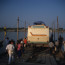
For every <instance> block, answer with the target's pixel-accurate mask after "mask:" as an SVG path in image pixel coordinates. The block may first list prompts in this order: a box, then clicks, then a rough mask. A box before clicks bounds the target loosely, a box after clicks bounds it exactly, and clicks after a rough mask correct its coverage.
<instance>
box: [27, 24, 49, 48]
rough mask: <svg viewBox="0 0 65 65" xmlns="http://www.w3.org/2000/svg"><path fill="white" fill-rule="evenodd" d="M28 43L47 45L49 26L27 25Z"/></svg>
mask: <svg viewBox="0 0 65 65" xmlns="http://www.w3.org/2000/svg"><path fill="white" fill-rule="evenodd" d="M27 41H28V43H30V44H31V43H33V44H35V45H42V46H45V47H47V46H48V43H49V27H48V26H46V25H44V24H42V25H32V26H28V34H27Z"/></svg>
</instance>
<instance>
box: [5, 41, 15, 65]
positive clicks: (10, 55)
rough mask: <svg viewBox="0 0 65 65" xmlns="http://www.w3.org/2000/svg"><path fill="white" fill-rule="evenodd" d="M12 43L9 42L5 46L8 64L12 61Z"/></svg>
mask: <svg viewBox="0 0 65 65" xmlns="http://www.w3.org/2000/svg"><path fill="white" fill-rule="evenodd" d="M11 43H13V42H12V41H9V44H8V45H7V46H6V50H7V52H8V56H9V59H8V64H10V63H11V60H12V61H14V48H15V47H14V45H13V44H11Z"/></svg>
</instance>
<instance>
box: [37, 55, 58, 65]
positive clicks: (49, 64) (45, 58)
mask: <svg viewBox="0 0 65 65" xmlns="http://www.w3.org/2000/svg"><path fill="white" fill-rule="evenodd" d="M36 63H40V64H43V65H57V63H56V61H55V59H54V57H53V56H51V55H49V54H46V55H44V54H43V55H39V57H38V58H37V60H36Z"/></svg>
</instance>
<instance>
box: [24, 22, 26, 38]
mask: <svg viewBox="0 0 65 65" xmlns="http://www.w3.org/2000/svg"><path fill="white" fill-rule="evenodd" d="M24 26H25V27H24V38H25V35H26V21H25V24H24Z"/></svg>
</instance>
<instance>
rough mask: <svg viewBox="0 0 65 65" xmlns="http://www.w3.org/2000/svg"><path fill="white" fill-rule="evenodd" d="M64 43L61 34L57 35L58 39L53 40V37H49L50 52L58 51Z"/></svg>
mask: <svg viewBox="0 0 65 65" xmlns="http://www.w3.org/2000/svg"><path fill="white" fill-rule="evenodd" d="M64 44H65V43H64V39H63V37H62V36H61V35H60V36H59V38H58V41H57V40H55V41H53V37H51V38H50V43H49V47H50V52H51V53H52V52H53V51H54V53H58V52H59V51H60V50H61V49H62V46H64Z"/></svg>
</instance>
